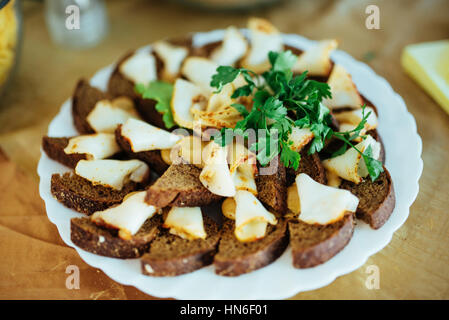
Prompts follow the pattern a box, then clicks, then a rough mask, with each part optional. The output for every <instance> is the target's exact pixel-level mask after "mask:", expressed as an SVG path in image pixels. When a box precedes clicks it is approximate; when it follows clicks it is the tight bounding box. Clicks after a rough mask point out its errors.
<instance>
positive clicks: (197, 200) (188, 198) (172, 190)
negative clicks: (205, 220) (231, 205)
mask: <svg viewBox="0 0 449 320" xmlns="http://www.w3.org/2000/svg"><path fill="white" fill-rule="evenodd" d="M200 173H201V169H199V168H197V167H196V166H194V165H192V164H172V165H171V166H170V167H169V168H168V169H167V170H166V171H165V172H164V174H163V175H162V176H161V177H160V178H159V179H157V180H156V182H155V183H154V184H153V185H152V186H151V187H150V188H148V191H147V197H146V199H145V201H146V202H147V203H148V204H150V205H153V206H155V207H157V208H164V207H167V206H174V207H202V206H207V205H209V204H211V203H213V202H216V201H219V200H220V199H221V198H222V197H221V196H219V195H216V194H213V193H212V192H210V191H209V190H207V189H206V188H205V187H204V186H203V185H202V183H201V181H200V179H199V176H200Z"/></svg>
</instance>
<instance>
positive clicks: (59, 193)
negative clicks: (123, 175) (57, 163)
mask: <svg viewBox="0 0 449 320" xmlns="http://www.w3.org/2000/svg"><path fill="white" fill-rule="evenodd" d="M137 187H138V185H137V184H136V183H135V182H132V181H130V182H128V183H127V184H125V185H124V186H123V188H122V190H120V191H118V190H114V189H112V188H108V187H105V186H102V185H93V184H92V183H91V182H90V181H89V180H87V179H85V178H83V177H80V176H78V175H76V174H72V173H70V172H66V173H64V174H63V175H60V174H58V173H55V174H53V175H52V176H51V193H52V195H53V196H54V197H55V198H56V199H57V200H58V201H59V202H61V203H62V204H63V205H65V206H66V207H68V208H72V209H74V210H76V211H78V212H81V213H85V214H87V215H91V214H92V213H94V212H96V211H102V210H104V209H106V208H109V207H110V206H112V205H115V204H119V203H121V202H122V200H123V198H124V197H125V196H126V195H127V194H128V193H130V192H132V191H135V190H136V189H137Z"/></svg>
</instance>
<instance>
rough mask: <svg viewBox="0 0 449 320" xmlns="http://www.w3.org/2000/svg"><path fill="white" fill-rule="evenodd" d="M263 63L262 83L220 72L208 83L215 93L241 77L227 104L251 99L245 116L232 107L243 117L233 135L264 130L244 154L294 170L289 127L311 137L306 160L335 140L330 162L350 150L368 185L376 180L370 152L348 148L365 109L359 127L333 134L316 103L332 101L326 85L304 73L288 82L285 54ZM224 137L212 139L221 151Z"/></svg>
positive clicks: (240, 71) (233, 71) (235, 71)
mask: <svg viewBox="0 0 449 320" xmlns="http://www.w3.org/2000/svg"><path fill="white" fill-rule="evenodd" d="M268 59H269V61H270V64H271V68H270V69H269V70H268V71H266V72H264V73H263V74H262V78H263V81H260V78H259V76H258V75H257V74H256V73H255V72H252V71H251V70H248V69H245V68H233V67H229V66H221V67H219V68H217V73H216V74H215V75H214V76H213V77H212V81H211V83H210V84H211V86H212V87H215V88H216V89H217V91H216V92H219V91H220V90H221V89H222V88H223V86H224V85H226V84H228V83H231V82H233V81H234V80H235V79H236V78H237V77H238V76H239V75H242V76H243V78H244V80H245V82H246V84H245V85H243V86H241V87H239V88H237V89H236V90H235V91H234V93H233V95H232V98H238V97H244V96H252V101H253V104H252V107H251V110H250V111H248V110H247V109H246V107H245V106H244V105H242V104H238V103H237V104H233V107H234V108H236V109H237V110H238V111H239V112H240V113H241V115H242V116H243V120H241V121H239V122H238V123H237V124H236V126H235V128H234V132H235V133H238V134H242V135H243V136H245V133H244V132H245V131H246V130H247V129H254V130H258V129H265V131H264V132H265V134H264V135H263V136H262V137H257V138H258V140H257V142H256V143H254V144H253V145H251V146H250V150H252V151H257V152H258V153H257V159H258V160H259V162H260V163H261V164H262V165H267V164H268V163H269V162H270V161H271V160H272V159H273V158H274V157H275V156H277V155H280V159H281V161H282V163H283V164H284V165H285V166H286V167H291V168H294V169H297V168H298V165H299V161H300V155H299V153H298V152H296V151H294V150H293V149H292V148H291V144H292V142H291V141H289V135H290V133H291V132H292V127H293V126H297V127H299V128H309V129H310V130H311V131H312V132H313V134H314V138H313V140H312V142H311V144H310V148H309V150H308V152H309V154H313V153H315V152H320V151H321V150H322V149H323V148H324V145H325V142H326V140H329V139H331V138H332V137H335V138H336V139H339V140H341V141H343V142H344V143H345V144H344V146H343V147H342V148H340V149H339V150H338V151H337V152H336V153H334V154H333V156H337V155H339V154H343V153H344V152H345V151H346V148H347V147H348V146H349V147H351V148H354V149H356V150H357V151H358V152H359V153H360V154H361V155H362V157H363V160H364V161H365V164H366V166H367V169H368V172H369V175H370V177H371V179H372V180H375V179H377V177H378V176H379V174H380V173H381V172H382V171H383V169H382V163H381V162H380V161H378V160H376V159H374V158H373V155H372V148H371V147H368V148H366V150H365V152H363V153H362V152H361V151H360V150H358V149H357V148H356V147H355V145H354V144H353V143H352V142H351V141H354V140H355V139H356V138H357V137H360V134H361V132H362V129H363V128H364V126H365V123H366V121H367V118H368V116H369V114H368V115H365V112H364V111H365V106H363V107H362V108H363V113H362V121H361V122H360V123H359V124H358V125H357V126H356V128H355V129H353V130H351V131H348V132H335V131H334V130H333V129H332V119H331V115H330V111H329V109H328V108H327V107H325V106H324V105H323V103H322V101H323V99H325V98H331V97H332V95H331V91H330V87H329V85H328V84H327V83H322V82H318V81H314V80H310V79H307V72H304V73H302V74H300V75H296V76H294V75H293V72H292V67H293V65H294V64H295V62H296V59H297V57H296V56H295V55H294V54H293V53H292V52H291V51H284V52H279V53H278V52H270V53H269V55H268ZM224 131H225V130H224V129H222V131H221V135H219V136H218V137H215V140H216V141H219V143H221V144H222V145H225V144H227V143H228V142H229V138H225V132H224ZM228 137H229V136H228ZM275 146H277V148H276V147H275Z"/></svg>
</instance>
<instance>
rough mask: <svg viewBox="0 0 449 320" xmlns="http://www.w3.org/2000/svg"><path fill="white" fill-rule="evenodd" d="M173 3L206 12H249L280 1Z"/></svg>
mask: <svg viewBox="0 0 449 320" xmlns="http://www.w3.org/2000/svg"><path fill="white" fill-rule="evenodd" d="M175 2H178V3H181V4H185V5H191V6H194V7H199V8H202V9H207V10H226V11H228V10H250V9H256V8H260V7H265V6H268V5H273V4H276V3H278V2H281V0H175Z"/></svg>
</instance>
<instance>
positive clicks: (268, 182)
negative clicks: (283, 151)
mask: <svg viewBox="0 0 449 320" xmlns="http://www.w3.org/2000/svg"><path fill="white" fill-rule="evenodd" d="M271 166H273V167H272V168H274V173H272V174H263V171H262V170H263V169H265V168H260V167H259V175H258V176H257V177H256V186H257V192H258V195H257V197H258V198H259V200H260V201H262V202H263V203H264V204H265V205H267V206H268V207H270V209H272V210H274V211H275V212H277V213H280V214H284V213H285V212H286V210H287V174H286V169H285V166H284V164H283V163H282V162H281V161H280V158H279V156H276V157H275V158H273V160H271V162H270V167H271Z"/></svg>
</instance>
